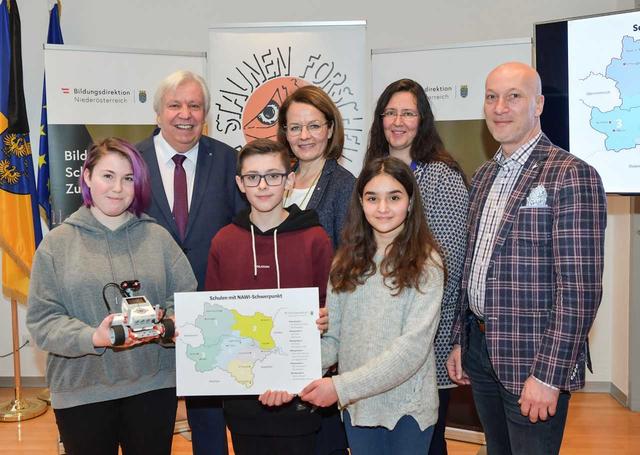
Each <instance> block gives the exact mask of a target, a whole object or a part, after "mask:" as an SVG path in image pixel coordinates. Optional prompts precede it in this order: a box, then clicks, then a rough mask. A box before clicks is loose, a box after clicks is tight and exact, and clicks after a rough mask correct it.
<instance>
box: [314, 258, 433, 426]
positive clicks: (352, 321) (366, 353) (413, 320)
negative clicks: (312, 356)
mask: <svg viewBox="0 0 640 455" xmlns="http://www.w3.org/2000/svg"><path fill="white" fill-rule="evenodd" d="M434 256H435V253H434ZM380 261H381V258H380V257H376V258H375V262H376V268H377V269H378V270H379V266H380ZM434 261H436V262H439V261H440V259H439V258H437V257H436V258H434ZM443 278H444V275H443V272H442V270H441V268H438V267H437V266H435V265H434V262H433V261H429V262H428V263H427V265H426V267H425V274H424V279H423V283H422V285H421V286H420V289H421V291H422V292H418V291H416V290H415V289H405V290H404V291H403V292H401V293H400V294H399V295H397V296H392V295H391V290H390V289H389V288H388V287H386V286H385V285H384V283H383V280H382V275H381V274H380V273H376V274H375V275H373V276H371V277H370V278H369V279H367V281H366V282H365V283H364V284H363V285H361V286H358V287H357V288H356V289H355V291H353V292H342V293H335V292H333V291H331V292H330V293H327V305H328V307H329V330H328V332H327V333H326V334H325V335H324V336H323V337H322V366H323V368H328V367H329V366H331V365H333V364H334V363H335V362H338V369H339V374H338V375H337V376H334V377H333V382H334V385H335V388H336V391H337V393H338V401H339V403H338V404H339V406H341V407H343V408H346V409H347V410H348V411H349V416H350V417H351V422H352V424H353V425H355V426H365V427H375V426H382V427H385V428H388V429H390V430H392V429H393V428H394V427H395V425H396V423H397V422H398V420H400V418H401V417H402V416H405V415H410V416H412V417H414V418H415V419H416V421H417V422H418V425H419V426H420V429H421V430H424V429H425V428H427V427H429V426H431V425H433V424H435V422H436V420H437V417H438V393H437V386H436V372H435V356H434V351H433V338H434V336H435V333H436V329H437V327H438V322H439V317H440V303H441V301H442V290H443V283H444V282H443Z"/></svg>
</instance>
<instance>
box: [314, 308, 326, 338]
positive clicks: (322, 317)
mask: <svg viewBox="0 0 640 455" xmlns="http://www.w3.org/2000/svg"><path fill="white" fill-rule="evenodd" d="M318 315H319V317H318V319H316V325H317V326H318V330H319V331H320V333H324V332H326V331H327V330H328V329H329V309H328V308H327V307H322V308H320V312H319V313H318Z"/></svg>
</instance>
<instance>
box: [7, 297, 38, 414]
mask: <svg viewBox="0 0 640 455" xmlns="http://www.w3.org/2000/svg"><path fill="white" fill-rule="evenodd" d="M18 330H19V329H18V301H17V300H16V299H15V298H12V299H11V332H12V334H13V377H14V379H15V383H16V387H15V399H14V400H10V401H3V402H1V403H0V422H19V421H22V420H28V419H33V418H34V417H38V416H39V415H42V414H44V413H45V411H46V410H47V404H46V403H45V402H44V401H41V400H31V399H24V398H22V377H21V373H20V337H19V334H18Z"/></svg>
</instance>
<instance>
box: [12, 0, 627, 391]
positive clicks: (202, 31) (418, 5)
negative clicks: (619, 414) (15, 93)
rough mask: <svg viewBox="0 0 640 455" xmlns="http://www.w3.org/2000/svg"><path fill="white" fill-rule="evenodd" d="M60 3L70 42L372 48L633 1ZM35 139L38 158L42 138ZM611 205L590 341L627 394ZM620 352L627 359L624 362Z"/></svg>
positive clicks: (37, 43) (619, 258) (42, 30)
mask: <svg viewBox="0 0 640 455" xmlns="http://www.w3.org/2000/svg"><path fill="white" fill-rule="evenodd" d="M62 2H63V8H62V31H63V35H64V38H65V43H66V44H75V45H84V46H99V47H125V48H147V49H167V50H179V51H183V50H188V51H206V50H207V37H208V30H207V29H208V27H209V26H211V25H214V24H220V23H238V22H267V21H315V20H347V19H366V20H367V23H368V27H367V34H368V40H369V45H370V47H371V48H397V47H417V46H430V45H435V44H443V43H461V42H468V41H485V40H492V39H503V38H520V37H528V36H532V34H533V24H534V23H535V22H542V21H549V20H554V19H562V18H567V17H574V16H582V15H589V14H598V13H603V12H610V11H621V10H626V9H631V8H633V7H634V5H635V2H634V1H633V0H565V1H557V0H538V1H537V2H530V1H524V0H458V1H441V0H438V1H433V0H431V1H426V0H405V1H403V2H400V3H389V2H372V1H370V0H352V1H344V0H321V1H320V0H308V1H306V2H300V1H293V0H272V1H270V2H263V3H262V2H251V7H250V8H248V7H246V6H245V4H241V3H236V2H222V1H211V0H182V1H180V2H176V1H170V0H111V1H103V0H62ZM18 4H19V8H20V14H21V19H22V37H23V38H22V41H23V43H22V48H23V64H24V73H25V77H24V79H25V95H26V101H27V108H28V111H29V122H30V125H31V131H32V132H36V133H37V131H38V125H39V123H40V99H41V96H42V72H43V55H42V43H43V42H44V41H45V40H46V33H47V24H48V9H47V8H48V4H49V0H18ZM32 136H33V137H32V146H33V149H34V154H35V155H36V156H37V150H38V140H37V134H32ZM614 199H615V198H614ZM611 201H612V198H610V202H611ZM611 205H612V209H611V210H610V216H609V225H610V226H618V227H619V228H620V230H621V231H620V232H618V231H616V234H615V235H613V234H612V231H611V228H610V230H609V232H608V234H607V235H608V237H607V258H606V263H607V272H606V283H605V286H606V288H605V299H604V301H603V304H602V307H601V311H600V314H599V316H598V320H597V322H596V326H595V327H594V331H593V337H592V338H593V350H594V363H595V365H596V375H595V376H594V377H593V378H592V380H598V381H612V380H614V382H615V384H616V385H617V386H618V387H619V388H620V389H621V390H622V391H623V392H624V393H627V387H628V386H627V377H626V351H625V349H627V348H626V344H625V343H626V338H625V333H624V330H622V329H620V330H619V328H620V326H619V324H622V325H623V326H624V327H626V325H625V324H623V322H626V319H625V311H627V313H628V292H627V289H628V286H627V285H626V283H627V281H623V280H625V279H627V280H628V268H629V266H628V262H629V261H628V245H627V246H625V244H624V242H625V241H627V242H628V238H629V236H628V222H627V223H626V226H627V234H626V237H625V236H624V235H623V232H622V231H624V228H623V227H622V226H623V225H624V224H625V221H624V219H625V218H624V217H625V216H627V217H628V212H629V210H628V208H627V209H626V212H625V208H624V202H623V201H622V202H619V201H618V200H615V202H614V203H612V204H611ZM627 207H628V204H627ZM612 210H614V211H613V212H612ZM625 239H626V240H625ZM620 242H622V243H620ZM625 248H626V250H625ZM614 252H615V253H614ZM616 253H617V254H616ZM622 253H624V254H622ZM625 255H626V256H625ZM625 270H626V278H625V275H624V273H625ZM625 292H626V296H627V297H626V301H625V300H624V295H625ZM621 294H622V296H621ZM96 298H99V296H96ZM625 302H626V303H625ZM624 305H626V309H625V307H624ZM618 306H621V308H622V310H619V308H618ZM23 313H24V306H21V314H22V316H21V320H22V321H23V320H24V314H23ZM21 325H22V327H21V331H22V332H23V333H25V334H26V330H25V328H24V324H21ZM10 333H11V318H10V305H9V302H8V301H7V300H6V299H4V298H2V297H0V354H3V353H5V352H7V351H9V350H10V349H11V336H10ZM623 355H624V359H625V360H624V361H623V360H620V359H622V357H621V356H623ZM22 372H23V376H42V375H43V374H44V362H43V358H42V355H41V354H40V353H37V352H36V350H35V349H33V348H25V349H24V350H23V351H22ZM12 374H13V363H12V360H11V358H6V359H0V377H6V376H11V375H12Z"/></svg>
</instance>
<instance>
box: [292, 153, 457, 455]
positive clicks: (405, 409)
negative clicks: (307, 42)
mask: <svg viewBox="0 0 640 455" xmlns="http://www.w3.org/2000/svg"><path fill="white" fill-rule="evenodd" d="M422 206H423V205H422V201H421V200H420V192H419V190H418V187H417V184H416V181H415V179H414V176H413V173H412V172H411V170H410V169H409V167H408V166H407V165H406V164H404V163H403V162H402V161H400V160H398V159H396V158H391V157H386V158H380V159H376V160H373V161H371V162H369V163H368V164H367V165H366V166H365V168H364V169H363V170H362V172H361V174H360V177H359V178H358V180H357V182H356V188H355V191H354V194H353V196H352V199H351V205H350V208H349V213H348V217H347V222H346V227H345V230H344V233H343V238H342V242H341V246H340V248H339V250H338V251H337V253H336V257H335V259H334V263H333V265H332V269H331V274H330V280H329V281H330V283H329V284H330V288H331V292H328V293H327V305H328V307H329V330H328V332H327V333H326V334H325V335H324V336H323V338H322V363H323V368H328V367H330V366H331V365H333V364H335V363H336V362H338V371H339V374H338V375H337V376H333V377H331V378H322V379H318V380H316V381H313V382H312V383H311V384H309V385H308V386H307V387H306V388H305V389H304V390H303V391H302V392H301V394H300V397H301V398H302V399H303V400H305V401H308V402H310V403H312V404H314V405H316V406H329V405H331V404H333V403H336V402H337V403H338V405H339V407H341V408H342V410H343V419H344V421H345V427H346V429H347V437H348V439H349V446H350V447H351V450H352V453H353V454H355V455H358V454H404V453H406V454H412V455H413V454H421V453H423V454H426V453H427V451H428V449H429V443H430V440H431V436H432V434H433V425H434V424H435V422H436V419H437V409H438V397H437V388H436V375H435V357H434V351H433V339H434V335H435V332H436V329H437V326H438V321H439V314H440V302H441V300H442V292H443V283H444V275H445V271H444V266H443V265H442V261H441V260H440V255H439V253H438V247H437V245H436V243H435V241H434V240H433V238H432V236H431V234H430V233H429V229H428V227H427V224H426V221H425V217H424V215H423V211H422V210H423V209H422Z"/></svg>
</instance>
